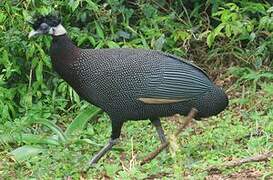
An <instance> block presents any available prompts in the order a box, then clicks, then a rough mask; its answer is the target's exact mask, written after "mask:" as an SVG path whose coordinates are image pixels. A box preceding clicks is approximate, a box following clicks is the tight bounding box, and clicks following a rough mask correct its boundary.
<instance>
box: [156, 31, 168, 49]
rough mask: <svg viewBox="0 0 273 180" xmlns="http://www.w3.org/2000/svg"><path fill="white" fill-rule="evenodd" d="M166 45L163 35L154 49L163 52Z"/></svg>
mask: <svg viewBox="0 0 273 180" xmlns="http://www.w3.org/2000/svg"><path fill="white" fill-rule="evenodd" d="M164 43H165V35H164V34H162V35H161V36H160V37H159V38H158V39H157V40H156V41H155V44H154V48H155V49H156V50H162V48H163V45H164Z"/></svg>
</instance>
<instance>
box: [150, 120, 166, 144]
mask: <svg viewBox="0 0 273 180" xmlns="http://www.w3.org/2000/svg"><path fill="white" fill-rule="evenodd" d="M150 121H151V122H152V124H153V125H154V126H155V128H156V132H157V134H158V136H159V139H160V141H161V144H164V143H166V142H167V139H166V136H165V134H164V130H163V129H162V126H161V122H160V119H159V118H155V119H150Z"/></svg>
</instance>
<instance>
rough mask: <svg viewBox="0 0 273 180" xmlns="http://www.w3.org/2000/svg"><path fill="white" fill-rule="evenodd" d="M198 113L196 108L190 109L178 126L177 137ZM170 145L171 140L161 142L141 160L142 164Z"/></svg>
mask: <svg viewBox="0 0 273 180" xmlns="http://www.w3.org/2000/svg"><path fill="white" fill-rule="evenodd" d="M196 113H197V110H196V109H195V108H192V110H191V111H190V113H189V114H188V116H187V117H186V119H185V122H184V123H183V125H182V126H180V127H179V128H178V130H177V132H176V133H175V137H177V136H178V135H179V134H180V133H181V132H182V131H183V130H184V129H185V128H186V127H187V126H188V125H189V123H190V122H191V121H192V119H193V118H194V116H195V115H196ZM169 145H170V142H169V141H167V142H166V143H164V144H161V145H160V146H159V147H158V148H157V149H156V150H155V151H154V152H152V153H150V154H149V155H148V156H146V157H145V158H144V159H143V160H142V161H141V163H140V165H144V164H146V163H148V162H150V161H151V160H153V159H154V158H155V157H156V156H157V155H158V154H159V153H160V152H162V151H163V150H164V149H165V148H166V147H168V146H169Z"/></svg>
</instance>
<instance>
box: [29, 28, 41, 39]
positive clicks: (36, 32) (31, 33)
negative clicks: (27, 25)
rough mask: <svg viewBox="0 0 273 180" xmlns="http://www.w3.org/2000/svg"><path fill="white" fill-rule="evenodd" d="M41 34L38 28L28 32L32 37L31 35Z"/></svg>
mask: <svg viewBox="0 0 273 180" xmlns="http://www.w3.org/2000/svg"><path fill="white" fill-rule="evenodd" d="M39 34H42V32H41V31H39V30H37V31H34V30H32V31H31V32H30V33H29V34H28V38H31V37H33V36H36V35H39Z"/></svg>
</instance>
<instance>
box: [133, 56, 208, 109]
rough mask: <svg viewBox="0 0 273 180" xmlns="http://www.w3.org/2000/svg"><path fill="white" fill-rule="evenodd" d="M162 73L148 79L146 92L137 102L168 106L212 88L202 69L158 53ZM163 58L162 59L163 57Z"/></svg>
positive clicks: (191, 98) (196, 96)
mask: <svg viewBox="0 0 273 180" xmlns="http://www.w3.org/2000/svg"><path fill="white" fill-rule="evenodd" d="M159 55H160V56H162V59H163V58H164V62H163V63H164V64H162V65H161V67H162V71H161V73H159V74H153V75H152V76H151V78H149V83H148V87H147V89H146V91H144V93H142V95H141V97H139V98H138V100H140V101H142V102H144V103H146V104H170V103H176V102H181V101H189V100H193V99H195V98H198V97H199V96H200V95H202V94H203V93H206V92H208V91H209V90H210V89H211V87H212V86H213V84H212V82H211V80H210V79H209V78H208V76H207V74H206V73H204V71H203V70H202V69H200V68H199V67H198V66H195V65H193V64H191V63H189V62H185V61H182V60H181V59H177V58H176V57H175V56H170V55H168V54H164V53H160V52H159ZM163 56H164V57H163Z"/></svg>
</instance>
